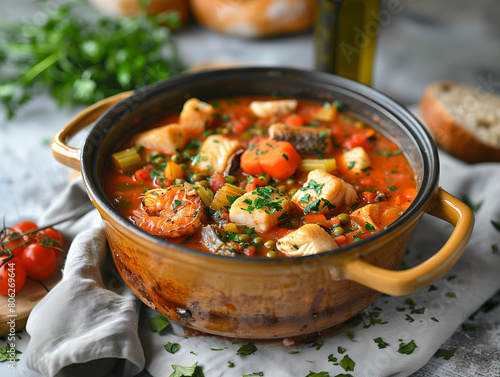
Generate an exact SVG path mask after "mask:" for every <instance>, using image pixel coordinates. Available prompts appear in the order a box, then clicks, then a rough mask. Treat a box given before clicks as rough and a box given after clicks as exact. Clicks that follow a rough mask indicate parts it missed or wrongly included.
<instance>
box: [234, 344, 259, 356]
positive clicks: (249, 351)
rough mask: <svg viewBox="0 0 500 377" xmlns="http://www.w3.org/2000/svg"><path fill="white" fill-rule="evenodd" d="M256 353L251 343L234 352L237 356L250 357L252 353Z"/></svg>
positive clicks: (255, 348)
mask: <svg viewBox="0 0 500 377" xmlns="http://www.w3.org/2000/svg"><path fill="white" fill-rule="evenodd" d="M256 351H257V347H256V346H255V344H253V343H248V344H244V345H242V346H241V347H240V348H239V349H238V351H236V354H237V355H251V354H252V353H254V352H256Z"/></svg>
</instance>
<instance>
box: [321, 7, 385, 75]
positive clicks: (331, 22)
mask: <svg viewBox="0 0 500 377" xmlns="http://www.w3.org/2000/svg"><path fill="white" fill-rule="evenodd" d="M317 1H318V10H317V12H318V13H317V16H316V24H315V29H314V38H315V43H316V45H315V50H316V69H317V70H319V71H324V72H330V73H334V74H336V75H339V76H343V77H346V78H349V79H352V80H355V81H358V82H360V83H362V84H365V85H371V82H372V69H373V59H374V57H375V47H376V42H377V31H378V17H379V12H380V0H317Z"/></svg>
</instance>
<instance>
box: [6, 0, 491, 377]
mask: <svg viewBox="0 0 500 377" xmlns="http://www.w3.org/2000/svg"><path fill="white" fill-rule="evenodd" d="M55 3H58V2H57V1H46V2H45V3H43V2H42V5H41V7H42V8H41V9H40V8H37V7H38V5H36V4H34V3H33V2H30V1H27V0H22V1H21V0H19V1H17V2H15V3H14V2H11V1H8V0H0V24H3V23H4V22H6V20H7V19H10V18H11V17H15V18H20V19H22V20H24V21H27V22H30V21H33V20H34V17H35V16H36V14H37V12H43V7H44V6H45V7H47V6H50V5H53V4H55ZM389 3H393V4H394V2H391V1H387V2H384V4H385V7H384V8H383V9H384V10H386V11H387V12H388V13H384V14H386V15H387V19H386V20H387V22H385V23H384V25H382V26H381V28H380V37H379V40H378V47H377V53H376V59H375V67H374V70H375V71H374V87H375V88H377V89H379V90H381V91H382V92H384V93H386V94H389V95H390V96H392V97H393V98H395V99H396V100H398V101H400V102H402V103H404V104H407V105H411V104H415V103H417V102H418V100H419V97H420V95H421V93H422V91H423V89H424V87H425V85H427V84H428V83H430V82H432V81H436V80H443V79H451V80H457V81H461V82H465V83H468V84H470V85H473V86H481V87H482V88H483V89H486V90H490V91H497V92H498V91H499V90H500V87H499V85H500V82H499V83H496V82H497V81H498V80H500V65H498V62H499V61H500V48H499V47H500V26H499V25H500V24H499V23H498V19H500V4H498V2H497V1H495V0H476V1H474V2H469V1H465V0H442V1H439V2H433V1H431V0H421V1H418V2H416V1H411V0H407V1H399V2H395V4H396V5H397V6H398V7H397V9H398V12H397V13H396V12H392V13H391V12H389V10H388V9H394V7H390V6H389V5H390V4H389ZM176 38H177V41H178V44H179V48H180V55H181V58H182V60H183V62H184V64H185V65H186V66H193V65H196V64H199V63H205V62H221V63H225V62H244V63H255V64H261V65H273V66H276V65H294V66H301V67H308V68H313V67H314V49H313V35H312V32H311V31H307V32H304V33H300V34H296V35H291V36H283V37H276V38H271V39H266V40H241V39H236V38H233V37H229V36H224V35H220V34H217V33H214V32H211V31H207V30H204V29H202V28H200V27H199V26H197V25H196V24H194V23H191V24H190V25H188V26H187V27H186V28H184V29H183V30H181V31H180V32H179V33H177V34H176ZM0 43H1V41H0ZM81 109H82V108H81V107H79V108H69V109H59V108H57V106H56V104H55V103H54V102H53V101H52V99H51V98H49V96H48V95H40V96H38V97H37V98H35V99H34V100H33V101H31V102H29V103H28V104H27V105H26V106H25V107H23V108H22V110H20V111H19V113H18V114H17V116H16V117H15V118H14V119H12V120H7V119H6V117H5V112H3V109H2V110H0V156H1V157H0V198H1V199H0V216H1V217H2V221H5V223H6V224H12V223H14V222H16V221H19V220H21V219H36V218H37V217H38V216H39V214H40V213H41V212H42V211H43V210H44V208H46V207H47V205H48V203H49V202H50V200H51V199H52V197H53V196H54V195H55V193H57V192H58V191H60V190H61V189H62V188H63V187H64V186H65V185H66V183H67V180H68V175H69V169H67V168H65V167H63V166H61V165H59V164H58V163H57V162H56V161H55V160H54V159H53V157H52V155H51V151H50V147H49V143H50V140H51V139H52V137H53V136H54V134H55V133H56V132H57V131H58V130H59V129H60V128H61V126H63V125H64V124H66V123H67V122H68V121H69V120H71V119H72V117H74V116H75V115H76V114H77V113H78V112H79V111H80V110H81ZM75 143H77V142H75ZM3 219H5V220H3ZM493 299H494V300H495V301H499V300H500V295H498V294H497V295H496V297H494V298H493ZM499 322H500V308H498V307H497V308H495V309H493V310H491V311H489V312H487V313H485V312H484V311H481V312H480V313H478V315H476V316H475V318H474V320H473V321H472V323H474V324H476V325H477V328H476V329H475V330H474V331H464V330H462V329H457V332H456V333H455V334H454V336H453V337H452V338H451V339H450V340H449V341H448V342H447V343H446V344H445V345H443V348H455V349H456V353H455V357H454V358H452V359H450V360H447V361H446V360H444V359H442V358H439V359H437V358H433V359H432V360H431V361H430V362H429V364H428V365H427V366H426V367H424V368H423V369H422V370H421V371H419V372H418V373H417V374H416V375H415V376H418V377H428V376H439V377H445V376H457V375H458V376H472V375H474V376H494V375H500V371H497V370H490V369H489V367H490V365H491V363H489V360H490V358H492V357H496V356H495V355H498V354H499V353H500V330H499ZM22 337H23V340H21V341H20V347H23V345H25V344H26V342H27V341H28V340H29V336H27V335H26V334H23V335H22ZM3 346H4V343H3V341H0V348H1V347H3ZM20 356H21V362H22V355H20ZM7 373H10V371H9V370H8V369H7V365H6V363H2V364H0V375H2V376H11V375H13V376H14V375H16V374H7ZM464 373H465V374H464Z"/></svg>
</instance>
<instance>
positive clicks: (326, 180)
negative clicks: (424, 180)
mask: <svg viewBox="0 0 500 377" xmlns="http://www.w3.org/2000/svg"><path fill="white" fill-rule="evenodd" d="M164 124H165V125H163V126H160V127H155V128H152V129H151V130H148V131H144V132H142V133H140V134H138V135H135V136H134V137H133V138H132V139H131V140H130V141H129V142H128V144H126V146H127V147H128V148H125V149H123V150H120V151H118V152H116V153H115V154H113V158H112V162H113V163H110V166H109V168H108V174H107V175H106V180H105V182H104V188H105V192H106V195H107V197H108V198H109V199H110V200H111V201H112V202H113V204H114V205H115V207H116V208H117V209H118V210H119V211H120V212H121V213H122V214H123V215H124V216H126V217H127V218H129V219H130V220H131V221H132V222H133V223H134V224H135V225H136V226H138V227H139V228H141V229H143V230H145V231H146V232H149V233H151V234H154V235H157V236H159V237H163V238H166V239H168V240H169V241H172V242H175V243H180V244H183V245H184V246H187V247H190V248H194V249H200V250H204V251H207V252H211V253H214V254H220V255H230V256H243V257H245V256H246V257H252V256H261V257H268V258H275V257H287V256H288V257H293V256H301V255H310V254H316V253H320V252H323V251H327V250H331V249H335V248H337V247H341V246H344V245H348V244H351V243H355V242H358V241H360V240H361V239H363V238H366V237H368V236H370V235H371V234H373V233H375V232H378V231H380V230H381V229H383V228H384V227H386V226H387V225H389V224H390V223H392V222H393V221H394V220H396V219H397V218H398V217H399V216H400V215H401V214H402V213H403V212H404V211H405V210H406V209H407V208H408V206H409V205H410V204H411V203H412V201H413V199H414V198H415V195H416V193H417V190H416V183H415V175H414V172H413V170H412V168H411V166H410V164H409V163H408V161H407V159H406V157H405V156H404V154H403V153H402V151H401V150H400V149H399V147H398V145H397V144H395V143H394V142H393V141H391V140H390V139H388V138H387V137H386V136H384V135H383V134H382V133H380V132H379V131H378V130H377V129H375V128H372V127H370V126H369V125H368V124H367V123H365V122H362V121H360V120H358V119H356V118H354V117H353V116H352V115H350V114H347V113H346V112H343V111H342V104H341V103H338V102H333V103H317V102H312V101H307V100H303V99H289V98H287V99H275V98H271V97H269V98H264V97H259V98H250V97H238V98H227V99H220V100H215V101H210V102H209V103H207V102H203V101H201V100H199V99H196V98H191V99H189V100H188V101H186V102H185V104H184V107H183V109H182V111H181V112H180V114H172V115H171V116H169V117H168V118H166V119H165V122H164Z"/></svg>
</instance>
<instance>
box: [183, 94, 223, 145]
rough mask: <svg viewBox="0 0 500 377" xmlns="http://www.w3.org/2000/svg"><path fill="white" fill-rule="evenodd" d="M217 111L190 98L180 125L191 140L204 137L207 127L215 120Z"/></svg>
mask: <svg viewBox="0 0 500 377" xmlns="http://www.w3.org/2000/svg"><path fill="white" fill-rule="evenodd" d="M214 117H215V109H214V107H213V106H212V105H210V104H208V103H206V102H203V101H200V100H199V99H197V98H190V99H188V100H187V101H186V102H185V103H184V107H183V108H182V111H181V113H180V115H179V124H180V125H181V127H182V128H183V129H184V130H185V131H186V133H187V134H188V136H189V137H190V138H191V139H196V138H199V137H201V136H203V132H204V131H205V127H206V126H209V125H210V123H212V121H213V120H214Z"/></svg>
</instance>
